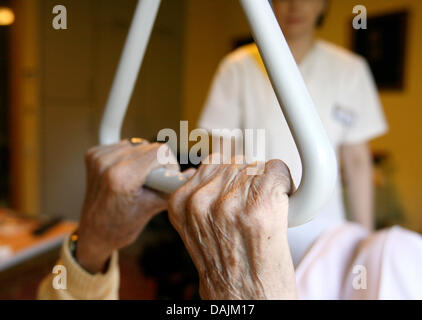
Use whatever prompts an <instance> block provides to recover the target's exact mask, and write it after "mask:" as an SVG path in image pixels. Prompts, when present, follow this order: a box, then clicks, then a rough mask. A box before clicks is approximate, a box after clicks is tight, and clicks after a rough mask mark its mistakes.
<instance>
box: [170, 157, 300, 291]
mask: <svg viewBox="0 0 422 320" xmlns="http://www.w3.org/2000/svg"><path fill="white" fill-rule="evenodd" d="M256 165H257V164H253V165H223V166H218V165H203V166H201V167H200V169H199V170H198V171H197V172H196V174H195V175H194V176H193V178H192V179H191V180H190V181H189V182H188V183H187V184H186V185H185V186H183V187H182V188H181V189H180V190H178V191H177V192H176V193H175V194H174V195H173V196H172V198H171V200H170V206H169V210H170V220H171V222H172V224H173V226H174V227H175V228H176V230H177V231H178V232H179V234H180V236H181V237H182V239H183V241H184V243H185V246H186V248H187V250H188V251H189V253H190V255H191V257H192V260H193V262H194V264H195V266H196V268H197V270H198V272H199V277H200V294H201V297H202V298H203V299H294V298H296V279H295V273H294V267H293V263H292V259H291V256H290V250H289V245H288V242H287V226H288V221H287V215H288V202H289V198H288V195H289V193H290V192H291V189H292V182H291V177H290V172H289V170H288V168H287V167H286V166H285V165H284V163H283V162H282V161H280V160H272V161H270V162H268V163H266V164H263V163H262V164H260V165H261V166H264V165H265V168H262V167H261V169H264V170H261V172H262V171H263V174H261V175H256V176H253V175H248V173H247V168H248V167H249V168H255V167H256Z"/></svg>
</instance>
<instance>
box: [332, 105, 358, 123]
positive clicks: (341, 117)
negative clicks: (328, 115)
mask: <svg viewBox="0 0 422 320" xmlns="http://www.w3.org/2000/svg"><path fill="white" fill-rule="evenodd" d="M332 117H333V119H334V120H336V121H337V122H340V123H341V125H342V126H344V127H349V128H350V127H353V126H354V124H355V122H356V115H355V114H354V113H353V112H352V111H350V110H347V109H345V108H342V107H340V106H336V107H334V108H333V111H332Z"/></svg>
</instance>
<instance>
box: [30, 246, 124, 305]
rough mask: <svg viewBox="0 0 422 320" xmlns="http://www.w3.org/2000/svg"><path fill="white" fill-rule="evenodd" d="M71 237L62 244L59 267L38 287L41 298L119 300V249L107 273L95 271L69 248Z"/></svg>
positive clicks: (38, 295)
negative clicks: (78, 258) (80, 260)
mask: <svg viewBox="0 0 422 320" xmlns="http://www.w3.org/2000/svg"><path fill="white" fill-rule="evenodd" d="M68 243H69V239H68V238H67V239H66V240H65V241H64V243H63V246H62V249H61V253H60V259H59V261H58V262H57V263H56V268H53V269H52V271H53V272H52V273H51V274H49V275H48V276H46V277H45V278H44V279H43V281H42V282H41V284H40V286H39V287H38V292H37V298H38V299H40V300H117V299H118V298H119V285H120V272H119V264H118V253H117V252H114V253H113V255H112V257H111V259H110V263H109V266H108V270H107V272H106V273H99V274H96V275H91V274H89V273H88V272H87V271H85V270H84V269H83V268H82V267H81V266H80V265H79V264H78V262H77V261H76V260H75V259H74V257H73V256H72V254H71V253H70V250H69V246H68Z"/></svg>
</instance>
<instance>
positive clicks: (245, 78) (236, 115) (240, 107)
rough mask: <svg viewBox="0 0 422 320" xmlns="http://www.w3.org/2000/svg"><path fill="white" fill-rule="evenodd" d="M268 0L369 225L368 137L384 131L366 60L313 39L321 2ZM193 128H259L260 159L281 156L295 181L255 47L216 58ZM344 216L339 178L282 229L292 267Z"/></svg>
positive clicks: (294, 163)
mask: <svg viewBox="0 0 422 320" xmlns="http://www.w3.org/2000/svg"><path fill="white" fill-rule="evenodd" d="M272 6H273V9H274V12H275V15H276V17H277V20H278V22H279V24H280V26H281V28H282V30H283V33H284V35H285V37H286V40H287V42H288V44H289V46H290V49H291V51H292V53H293V56H294V58H295V60H296V62H297V63H298V65H299V68H300V71H301V73H302V75H303V77H304V80H305V82H306V84H307V86H308V89H309V91H310V94H311V96H312V98H313V100H314V102H315V106H316V108H317V111H318V113H319V116H320V118H321V120H322V122H323V124H324V127H325V129H326V131H327V134H328V136H329V138H330V140H331V142H332V144H333V147H334V149H335V151H336V153H337V156H338V158H339V160H340V163H341V167H342V168H343V172H344V181H346V183H347V197H348V204H349V206H350V208H349V211H350V213H351V215H352V218H353V219H354V220H355V221H356V222H358V223H360V224H361V225H362V226H363V227H365V228H367V229H372V228H373V224H374V216H373V202H374V201H373V198H374V196H373V194H374V191H373V189H374V187H373V181H372V172H373V167H372V159H371V153H370V150H369V148H368V142H369V141H370V140H371V139H373V138H375V137H378V136H380V135H382V134H384V133H386V131H387V123H386V120H385V117H384V114H383V110H382V107H381V104H380V100H379V97H378V94H377V89H376V86H375V83H374V80H373V77H372V74H371V72H370V69H369V67H368V64H367V62H366V61H365V60H364V59H363V58H362V57H360V56H357V55H356V54H354V53H351V52H349V51H346V50H345V49H342V48H340V47H337V46H335V45H333V44H331V43H328V42H326V41H323V40H320V39H316V37H315V31H316V28H317V27H318V26H321V25H322V23H323V21H324V17H325V15H326V13H327V9H328V6H329V1H328V0H273V1H272ZM199 127H201V128H205V129H207V130H210V131H211V130H212V129H224V128H228V129H235V128H239V129H262V128H265V129H266V160H270V159H281V160H283V161H284V162H285V163H286V164H287V166H288V167H289V168H290V170H291V174H292V177H293V180H294V183H295V185H296V186H298V185H299V183H300V177H301V174H302V167H301V161H300V156H299V153H298V151H297V149H296V146H295V143H294V140H293V138H292V136H291V133H290V131H289V128H288V125H287V123H286V120H285V118H284V116H283V113H282V111H281V109H280V106H279V103H278V101H277V98H276V96H275V93H274V91H273V88H272V86H271V83H270V80H269V78H268V76H267V73H266V71H265V68H264V65H263V63H262V60H261V58H260V55H259V52H258V50H257V47H256V45H254V44H253V45H248V46H244V47H241V48H240V49H237V50H236V51H234V52H233V53H231V54H229V55H228V56H227V57H225V58H224V59H223V61H222V62H221V64H220V66H219V69H218V71H217V74H216V76H215V78H214V82H213V84H212V88H211V91H210V93H209V96H208V99H207V102H206V104H205V107H204V110H203V112H202V115H201V118H200V121H199ZM339 176H340V175H339ZM345 219H346V218H345V208H344V204H343V197H342V185H341V179H340V178H339V179H338V181H337V184H336V188H335V191H334V193H333V195H332V198H331V199H330V201H329V202H328V203H327V205H326V206H325V207H324V208H323V210H322V211H321V212H320V213H319V215H318V216H317V218H315V219H314V220H313V221H312V222H310V223H307V224H306V225H304V226H301V227H297V228H293V229H289V244H290V247H291V251H292V255H293V261H294V263H295V265H296V266H297V265H298V263H299V261H300V260H301V258H302V257H303V255H304V254H305V253H306V251H307V250H308V249H309V248H310V246H311V245H312V244H313V243H314V241H315V239H316V238H317V237H318V236H319V235H321V234H322V233H323V232H325V231H328V230H332V229H334V228H336V227H338V226H339V225H342V224H344V223H345Z"/></svg>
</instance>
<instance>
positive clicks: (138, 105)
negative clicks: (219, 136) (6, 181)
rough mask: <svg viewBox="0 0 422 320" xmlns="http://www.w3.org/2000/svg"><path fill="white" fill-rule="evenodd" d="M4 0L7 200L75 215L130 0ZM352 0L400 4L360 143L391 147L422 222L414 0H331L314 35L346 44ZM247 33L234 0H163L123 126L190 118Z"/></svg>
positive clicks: (139, 128) (421, 5)
mask: <svg viewBox="0 0 422 320" xmlns="http://www.w3.org/2000/svg"><path fill="white" fill-rule="evenodd" d="M12 3H13V6H14V8H15V11H16V14H17V21H16V23H15V24H14V25H13V27H12V28H13V32H12V34H13V35H14V40H13V43H14V44H13V45H12V48H14V51H13V50H12V52H14V54H12V56H13V57H12V58H11V59H12V61H14V62H13V68H12V75H13V77H12V78H13V79H14V83H15V84H16V85H15V88H18V89H17V90H15V93H14V95H13V97H14V98H13V101H12V105H11V106H12V116H11V118H12V124H13V130H12V131H14V132H15V134H14V135H13V137H14V138H13V139H14V140H13V148H14V151H13V152H12V154H13V155H14V160H13V161H12V165H13V166H14V170H12V171H13V172H15V176H14V178H13V179H12V180H13V181H12V185H13V190H14V191H13V192H12V193H13V195H14V196H13V199H14V200H12V202H13V205H14V207H15V208H17V209H18V210H20V211H23V212H28V213H32V214H37V213H45V214H48V215H65V216H67V217H73V218H77V217H78V216H79V211H80V208H81V205H82V200H83V194H84V191H85V175H84V172H85V171H84V152H85V150H86V149H87V148H88V147H89V146H92V145H94V144H96V143H97V131H98V124H99V120H100V116H101V112H102V108H103V106H104V103H105V101H106V98H107V93H108V90H109V88H110V85H111V81H112V78H113V74H114V71H115V68H116V65H117V62H118V59H119V55H120V52H121V49H122V45H123V42H124V39H125V36H126V33H127V30H128V27H129V23H130V20H131V17H132V13H133V10H134V6H135V3H136V1H135V0H120V1H113V0H61V1H60V2H57V1H55V0H25V1H20V0H16V1H12ZM57 4H61V5H65V6H66V8H67V10H68V30H59V31H58V30H54V29H53V28H52V26H51V22H52V19H53V17H54V15H53V14H52V8H53V7H54V6H55V5H57ZM356 4H363V5H365V6H366V7H367V9H368V14H369V15H372V14H378V13H385V12H390V11H395V10H399V9H407V10H408V11H409V13H410V21H409V30H408V35H407V36H408V38H407V39H408V41H407V48H406V49H407V50H406V65H405V68H406V69H405V76H406V78H405V88H404V90H402V91H382V92H381V99H382V102H383V104H384V109H385V112H386V115H387V119H388V122H389V125H390V132H389V134H388V135H386V136H384V137H381V138H379V139H377V140H375V141H373V143H372V145H371V147H372V149H373V150H374V151H383V152H388V153H389V154H390V155H391V157H392V158H393V159H394V162H395V166H396V172H395V176H394V179H395V184H396V186H397V192H398V194H399V197H400V199H401V200H402V202H403V206H404V213H405V216H406V220H405V222H404V225H405V226H407V227H410V228H412V229H415V230H418V231H422V192H421V189H422V187H421V181H422V167H421V164H422V150H421V148H420V146H421V140H422V139H421V137H422V130H421V128H420V127H421V126H420V124H419V123H420V119H421V118H422V111H421V109H420V108H419V104H420V101H421V100H422V81H420V80H419V79H418V77H420V74H422V59H421V58H422V48H421V46H422V43H421V41H420V34H421V33H422V2H421V1H416V0H394V1H382V0H362V1H359V3H357V1H356V0H332V1H331V8H330V12H329V15H328V17H327V20H326V23H325V25H324V27H323V28H322V29H321V30H320V32H319V36H320V37H322V38H325V39H326V40H329V41H332V42H334V43H336V44H339V45H341V46H344V47H347V48H350V39H351V31H352V26H351V19H352V17H353V14H352V9H353V7H354V6H355V5H356ZM249 35H250V34H249V28H248V26H247V23H246V20H245V18H244V16H243V13H242V11H241V9H240V6H239V4H238V1H235V0H163V4H162V7H161V10H160V13H159V19H158V22H157V25H156V28H155V29H154V34H153V37H152V42H151V45H150V47H149V49H148V53H147V57H146V59H145V63H144V67H143V69H142V73H141V76H140V79H142V80H141V81H139V83H138V85H137V87H136V91H135V94H134V97H133V99H132V103H131V107H130V109H129V114H128V117H127V118H126V123H125V127H124V137H128V136H143V137H146V138H150V139H153V138H154V137H155V135H156V134H157V132H158V130H159V129H162V128H167V127H169V128H174V129H177V128H178V126H179V120H189V122H190V127H191V128H193V126H194V124H195V123H196V121H197V119H198V116H199V114H200V111H201V108H202V105H203V103H204V101H205V98H206V94H207V91H208V89H209V85H210V83H211V80H212V77H213V75H214V72H215V70H216V68H217V66H218V63H219V61H220V60H221V59H222V58H223V57H224V55H226V54H227V53H229V52H230V51H231V50H232V48H233V47H234V44H235V42H236V41H238V40H240V39H244V38H247V37H248V36H249ZM19 48H20V49H19ZM23 93H25V95H23ZM13 119H14V120H13ZM16 169H18V170H16Z"/></svg>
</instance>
